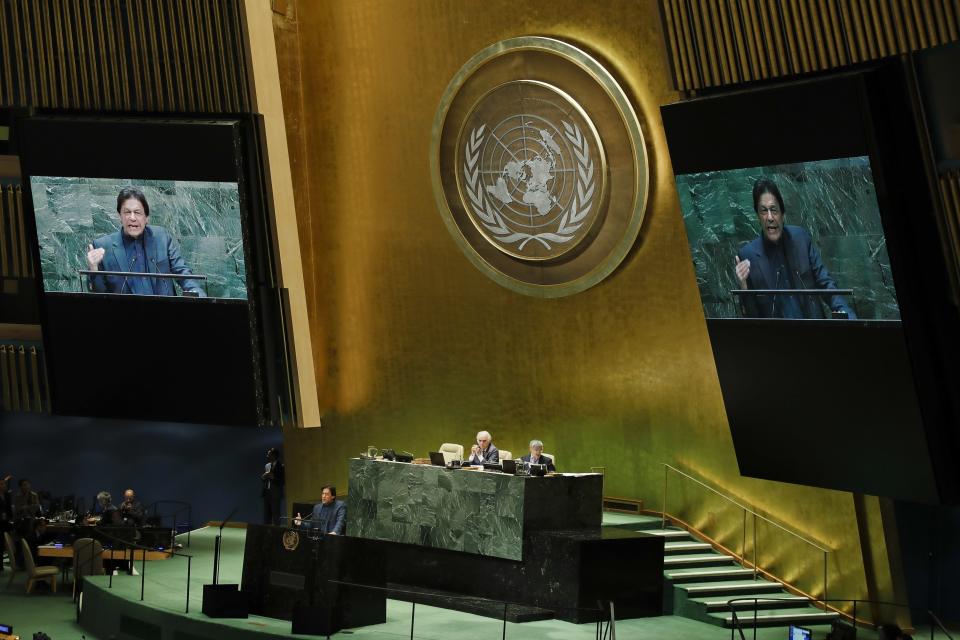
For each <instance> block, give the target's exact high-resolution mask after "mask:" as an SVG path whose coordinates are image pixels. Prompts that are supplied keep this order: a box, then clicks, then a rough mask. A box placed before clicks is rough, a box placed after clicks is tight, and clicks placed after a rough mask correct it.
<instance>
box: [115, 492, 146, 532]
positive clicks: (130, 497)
mask: <svg viewBox="0 0 960 640" xmlns="http://www.w3.org/2000/svg"><path fill="white" fill-rule="evenodd" d="M145 519H146V511H145V510H144V508H143V505H142V504H140V502H138V501H137V495H136V494H135V493H134V492H133V489H127V490H126V491H124V492H123V502H121V503H120V521H121V523H122V524H125V525H127V526H130V527H142V526H143V524H144V520H145Z"/></svg>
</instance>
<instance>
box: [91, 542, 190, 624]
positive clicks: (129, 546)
mask: <svg viewBox="0 0 960 640" xmlns="http://www.w3.org/2000/svg"><path fill="white" fill-rule="evenodd" d="M97 536H98V538H99V537H103V538H109V539H110V540H112V541H113V542H114V543H119V544H120V545H121V550H122V551H123V552H125V553H126V552H128V551H129V552H130V553H129V555H128V556H127V557H126V558H125V560H126V561H127V562H128V563H129V569H128V573H129V574H132V573H133V562H134V553H133V550H134V549H138V550H141V551H143V555H142V558H143V559H142V563H141V567H140V601H141V602H143V599H144V597H145V595H146V589H147V552H149V551H158V550H157V549H153V548H151V547H147V546H144V545H142V544H137V543H136V542H130V541H129V540H123V539H122V538H118V537H116V536H113V535H110V534H109V533H107V532H106V531H98V532H97ZM104 549H110V550H111V551H112V550H113V547H112V546H111V547H107V546H106V545H104ZM164 553H166V554H167V555H169V556H171V557H180V558H186V559H187V598H186V606H185V607H184V613H190V573H191V570H192V565H193V556H192V555H190V554H189V553H177V551H175V550H174V549H170V550H169V551H164ZM112 556H113V554H112V553H111V559H113V558H112ZM91 562H93V558H92V557H91ZM107 588H108V589H112V588H113V571H111V572H110V577H109V581H108V583H107Z"/></svg>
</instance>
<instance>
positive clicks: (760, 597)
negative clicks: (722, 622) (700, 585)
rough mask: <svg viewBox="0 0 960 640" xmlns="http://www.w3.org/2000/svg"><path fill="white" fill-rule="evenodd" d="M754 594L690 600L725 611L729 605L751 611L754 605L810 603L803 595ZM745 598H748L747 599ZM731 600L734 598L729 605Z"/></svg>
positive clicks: (778, 605)
mask: <svg viewBox="0 0 960 640" xmlns="http://www.w3.org/2000/svg"><path fill="white" fill-rule="evenodd" d="M753 595H754V594H750V595H743V594H733V595H729V596H726V597H722V598H718V597H716V596H709V597H706V598H693V599H692V600H691V602H699V603H700V604H702V605H704V606H705V607H706V608H707V611H711V612H712V611H727V610H728V609H729V608H730V607H731V606H733V608H734V609H737V610H738V611H739V610H740V609H746V610H748V611H750V612H751V617H752V612H753V609H754V606H756V608H757V609H760V610H763V609H787V608H790V607H808V606H809V605H810V600H809V599H807V598H804V597H803V596H793V595H790V594H787V593H782V594H780V595H771V594H765V595H764V594H757V595H756V599H754V597H753ZM745 598H750V599H749V600H747V599H745ZM731 600H736V602H733V603H732V605H731V602H730V601H731Z"/></svg>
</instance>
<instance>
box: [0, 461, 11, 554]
mask: <svg viewBox="0 0 960 640" xmlns="http://www.w3.org/2000/svg"><path fill="white" fill-rule="evenodd" d="M9 479H10V476H7V477H6V478H0V539H2V538H3V534H4V533H7V532H8V531H13V496H11V495H10V492H9V491H8V490H7V481H8V480H9ZM13 561H14V559H13V558H10V562H13ZM2 572H3V551H2V548H0V573H2Z"/></svg>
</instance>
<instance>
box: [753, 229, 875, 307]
mask: <svg viewBox="0 0 960 640" xmlns="http://www.w3.org/2000/svg"><path fill="white" fill-rule="evenodd" d="M765 242H766V241H765V240H764V239H763V237H758V238H756V239H754V240H752V241H751V242H750V243H748V244H746V245H744V246H743V247H742V248H741V249H740V252H739V253H738V255H739V257H740V260H749V261H750V275H749V277H748V278H747V287H748V288H750V289H785V288H787V287H786V286H785V284H786V283H787V282H791V281H792V282H793V286H794V287H795V288H797V289H836V288H837V284H836V283H835V282H834V281H833V278H831V277H830V273H829V272H828V271H827V268H826V267H825V266H824V265H823V260H822V259H821V258H820V250H819V249H817V245H815V244H814V242H813V238H812V237H811V236H810V233H809V232H808V231H807V230H806V229H804V228H803V227H797V226H794V225H784V227H783V238H782V239H781V242H783V243H784V245H783V248H784V254H785V256H786V262H787V265H786V266H787V269H788V271H789V278H788V277H787V274H784V273H782V272H781V273H780V276H779V278H778V276H777V267H776V266H774V265H772V264H771V263H770V259H769V258H768V256H767V252H766V249H767V248H768V246H769V245H765ZM738 297H739V298H740V303H741V309H742V312H743V316H744V317H745V318H770V317H773V315H774V312H775V311H777V310H781V309H783V308H784V306H783V302H782V301H781V302H778V303H776V304H777V306H774V304H775V300H776V299H777V298H780V297H781V296H769V295H742V296H738ZM796 298H797V302H798V303H799V305H800V309H801V314H802V315H801V316H800V317H802V318H808V319H810V318H824V317H826V315H825V314H824V311H823V305H822V304H821V299H822V298H821V297H820V296H813V295H799V296H796ZM829 304H830V309H831V310H832V311H846V312H847V316H848V317H849V318H850V319H855V318H856V317H857V316H856V314H855V313H854V312H853V309H851V308H850V307H849V306H848V305H847V301H846V298H844V297H843V296H830V299H829Z"/></svg>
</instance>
